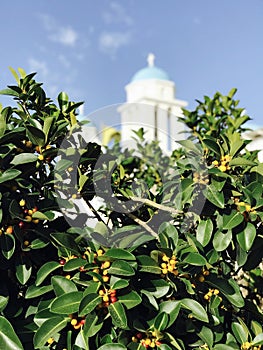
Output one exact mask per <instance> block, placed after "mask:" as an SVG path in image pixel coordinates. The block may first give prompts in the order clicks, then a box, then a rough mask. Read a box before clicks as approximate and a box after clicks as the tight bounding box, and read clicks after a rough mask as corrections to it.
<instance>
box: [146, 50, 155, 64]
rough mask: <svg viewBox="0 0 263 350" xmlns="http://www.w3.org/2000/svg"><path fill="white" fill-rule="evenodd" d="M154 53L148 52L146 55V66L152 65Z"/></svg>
mask: <svg viewBox="0 0 263 350" xmlns="http://www.w3.org/2000/svg"><path fill="white" fill-rule="evenodd" d="M154 60H155V55H154V54H153V53H149V54H148V57H147V62H148V67H153V66H154Z"/></svg>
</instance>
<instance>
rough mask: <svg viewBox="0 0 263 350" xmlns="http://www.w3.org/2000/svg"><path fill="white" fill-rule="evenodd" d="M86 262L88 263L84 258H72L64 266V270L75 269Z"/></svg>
mask: <svg viewBox="0 0 263 350" xmlns="http://www.w3.org/2000/svg"><path fill="white" fill-rule="evenodd" d="M86 263H87V260H84V259H82V258H74V259H70V260H68V261H67V262H66V264H65V265H64V266H63V270H64V271H74V270H77V269H79V268H80V267H81V266H84V265H85V264H86Z"/></svg>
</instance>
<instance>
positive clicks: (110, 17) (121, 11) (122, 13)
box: [102, 2, 133, 26]
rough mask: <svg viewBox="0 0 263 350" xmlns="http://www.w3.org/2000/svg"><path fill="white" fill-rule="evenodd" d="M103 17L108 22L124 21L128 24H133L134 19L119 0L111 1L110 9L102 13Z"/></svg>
mask: <svg viewBox="0 0 263 350" xmlns="http://www.w3.org/2000/svg"><path fill="white" fill-rule="evenodd" d="M102 19H103V20H104V22H105V23H106V24H111V23H124V24H126V25H127V26H131V25H133V19H132V17H131V16H130V15H128V14H127V12H126V10H125V8H124V7H123V6H121V5H120V4H119V3H117V2H111V3H110V8H109V10H108V11H104V12H103V13H102Z"/></svg>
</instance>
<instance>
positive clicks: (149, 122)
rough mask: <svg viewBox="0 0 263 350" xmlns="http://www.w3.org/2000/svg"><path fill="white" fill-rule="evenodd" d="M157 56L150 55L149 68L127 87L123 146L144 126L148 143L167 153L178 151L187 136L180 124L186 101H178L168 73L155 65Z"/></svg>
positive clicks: (122, 125) (123, 109)
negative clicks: (177, 142)
mask: <svg viewBox="0 0 263 350" xmlns="http://www.w3.org/2000/svg"><path fill="white" fill-rule="evenodd" d="M154 60H155V56H154V55H153V54H149V55H148V59H147V61H148V66H147V67H145V68H143V69H141V70H139V71H138V72H137V73H135V75H134V76H133V78H132V79H131V82H130V83H129V84H128V85H127V86H126V87H125V90H126V94H127V98H126V100H127V101H126V103H125V104H123V105H122V106H121V107H119V109H118V111H119V112H120V115H121V135H122V136H121V138H122V143H123V144H124V145H125V142H130V140H131V138H132V137H133V136H134V133H133V132H132V130H138V129H139V128H141V127H143V128H144V130H145V131H146V134H145V137H146V139H147V140H148V141H153V140H156V141H159V143H160V147H161V148H162V149H163V151H164V152H169V151H171V150H172V149H174V148H176V144H175V141H176V140H182V139H183V138H184V137H185V136H184V134H183V133H181V132H182V131H183V130H184V125H183V124H182V123H180V122H178V119H177V118H178V117H179V116H182V108H183V107H185V106H186V105H187V103H186V102H185V101H182V100H178V99H176V98H175V84H174V82H173V81H171V80H170V78H169V76H168V74H167V73H166V72H165V71H164V70H162V69H160V68H158V67H156V66H155V64H154Z"/></svg>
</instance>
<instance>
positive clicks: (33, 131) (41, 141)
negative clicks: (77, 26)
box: [26, 125, 46, 146]
mask: <svg viewBox="0 0 263 350" xmlns="http://www.w3.org/2000/svg"><path fill="white" fill-rule="evenodd" d="M26 130H27V137H28V138H29V140H30V141H31V142H32V143H33V144H34V145H38V146H44V145H45V140H46V136H45V134H44V133H43V131H42V130H40V129H38V128H36V127H35V126H32V125H27V126H26Z"/></svg>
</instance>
